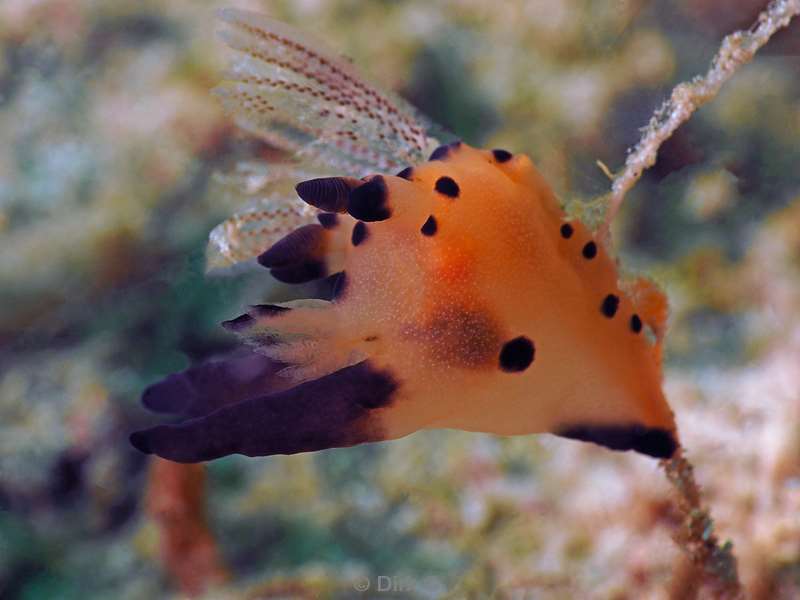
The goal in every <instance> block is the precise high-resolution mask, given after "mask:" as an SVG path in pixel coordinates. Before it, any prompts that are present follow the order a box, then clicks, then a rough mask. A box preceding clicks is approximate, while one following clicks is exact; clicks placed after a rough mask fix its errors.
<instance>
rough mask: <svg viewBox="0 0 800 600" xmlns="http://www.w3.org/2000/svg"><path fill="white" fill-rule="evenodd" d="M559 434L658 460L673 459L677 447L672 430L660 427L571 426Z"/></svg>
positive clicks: (561, 430) (635, 425)
mask: <svg viewBox="0 0 800 600" xmlns="http://www.w3.org/2000/svg"><path fill="white" fill-rule="evenodd" d="M556 435H560V436H561V437H565V438H570V439H573V440H581V441H583V442H594V443H595V444H599V445H601V446H605V447H606V448H610V449H611V450H636V452H640V453H642V454H647V455H648V456H653V457H655V458H670V457H671V456H672V455H673V454H674V453H675V450H676V448H677V447H678V442H677V441H676V440H675V436H674V435H673V433H672V432H671V431H668V430H667V429H662V428H660V427H645V426H644V425H639V424H630V425H589V424H586V425H571V426H569V427H564V428H562V429H560V430H559V431H558V432H556Z"/></svg>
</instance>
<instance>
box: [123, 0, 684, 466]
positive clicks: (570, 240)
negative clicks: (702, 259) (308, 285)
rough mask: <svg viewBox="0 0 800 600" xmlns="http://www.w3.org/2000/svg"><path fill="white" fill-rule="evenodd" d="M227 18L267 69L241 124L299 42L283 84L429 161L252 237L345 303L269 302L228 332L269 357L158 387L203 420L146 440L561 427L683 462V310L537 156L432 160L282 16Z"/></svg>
mask: <svg viewBox="0 0 800 600" xmlns="http://www.w3.org/2000/svg"><path fill="white" fill-rule="evenodd" d="M224 18H225V19H226V20H227V21H228V22H229V23H231V24H232V25H233V26H234V28H235V30H236V31H237V32H238V33H237V35H238V37H236V38H235V39H236V40H237V41H236V47H237V48H238V49H239V50H240V51H242V52H245V53H246V56H247V60H246V61H245V62H244V63H242V65H244V66H241V65H240V69H239V70H238V73H239V75H238V76H235V77H234V84H233V85H234V88H233V89H234V91H233V92H228V96H229V98H230V97H237V96H236V94H237V93H239V95H240V96H241V90H239V88H237V87H236V86H237V85H244V86H245V88H244V89H247V90H250V91H248V92H247V93H248V96H247V97H246V99H247V102H248V104H247V105H242V106H233V107H232V108H233V109H234V111H238V112H236V114H245V115H247V114H249V113H248V112H247V111H248V110H250V109H248V107H249V106H263V105H264V104H263V103H261V104H260V103H258V102H255V101H254V100H253V98H256V97H259V94H261V95H264V96H265V97H267V98H270V94H271V93H272V92H271V90H272V88H273V85H272V84H267V83H265V84H263V85H262V87H261V88H259V87H258V86H256V87H255V88H254V89H251V88H252V86H253V85H254V84H253V81H255V80H257V79H258V78H259V77H261V80H271V79H270V77H267V76H266V75H264V74H263V73H261V74H260V75H259V73H260V71H259V69H262V70H265V71H266V70H268V69H272V68H274V65H273V66H272V67H270V66H269V65H271V64H272V63H271V62H270V61H271V60H272V59H271V57H272V54H270V52H272V53H273V54H280V52H278V50H280V49H281V44H283V46H284V47H287V45H288V47H289V48H291V49H292V50H293V51H295V52H300V54H302V55H303V56H305V57H306V59H307V60H306V62H305V63H303V66H302V69H301V68H300V67H297V69H296V70H295V71H297V70H300V71H301V72H299V73H297V72H295V71H292V69H291V68H289V67H287V66H286V65H287V64H288V65H290V66H291V64H293V63H292V58H291V56H288V57H287V55H286V53H284V54H280V55H281V56H283V58H282V61H283V64H284V67H283V68H284V71H282V72H285V70H286V69H289V72H290V73H295V75H296V76H297V77H298V78H300V81H301V83H297V82H294V83H296V85H297V86H301V87H303V86H305V87H303V89H304V90H306V88H308V90H310V91H308V90H306V91H304V92H303V94H307V95H308V96H309V97H310V98H311V100H309V103H308V104H307V105H306V110H309V111H312V112H314V114H315V115H317V116H318V117H319V115H320V114H325V113H324V111H328V112H329V113H330V114H338V113H337V111H338V112H340V113H341V114H346V115H348V116H349V115H350V114H351V113H352V114H357V115H360V116H359V117H358V118H363V119H366V123H367V124H368V125H369V127H367V125H365V124H361V125H358V127H357V128H356V129H350V130H348V131H351V132H354V131H355V132H356V133H354V134H353V135H354V136H355V137H356V140H355V141H354V140H352V137H348V136H344V137H347V139H348V140H351V142H352V143H353V144H359V143H361V142H359V141H358V140H360V139H361V137H359V136H362V135H375V136H383V137H382V138H380V139H381V140H385V139H387V138H388V137H390V136H392V135H394V136H395V139H396V142H395V143H396V145H398V147H400V149H401V150H402V152H399V154H401V155H402V156H403V157H404V158H405V160H407V161H408V162H412V165H413V166H411V167H407V168H405V169H403V170H402V171H400V172H399V173H398V174H397V175H389V174H386V172H385V170H380V169H375V170H373V171H372V172H370V171H369V170H368V169H367V166H368V165H367V166H365V164H361V166H359V167H357V168H356V167H353V168H350V169H347V170H346V171H345V172H344V173H342V175H341V176H328V177H318V178H314V179H311V180H308V181H305V182H302V183H300V184H298V185H297V193H298V195H299V198H300V199H301V200H302V201H305V203H306V204H307V205H308V206H307V210H310V211H311V214H314V215H315V217H316V221H317V222H315V223H311V222H308V221H303V222H304V223H305V224H303V225H302V226H300V227H299V228H297V229H295V230H294V231H293V232H292V233H289V234H288V235H287V236H285V237H283V238H282V239H280V240H277V241H276V240H274V239H267V238H265V239H263V240H262V241H263V244H262V245H261V246H260V247H259V245H258V244H256V245H255V246H253V244H252V240H251V242H250V244H251V247H253V248H259V251H260V254H259V256H258V263H260V264H261V265H263V266H265V267H267V268H269V269H270V272H271V273H272V274H273V275H274V276H275V277H276V278H277V279H279V280H281V281H284V282H288V283H303V282H307V281H312V280H316V279H321V278H324V277H329V276H334V275H335V276H336V280H337V283H336V285H335V291H334V294H333V297H332V298H330V299H328V300H317V299H313V300H299V301H293V302H286V303H281V304H269V305H258V306H254V307H252V308H251V309H250V310H249V311H248V312H247V313H246V314H244V315H242V316H240V317H238V318H236V319H233V320H231V321H227V322H226V323H224V325H225V327H227V328H228V329H230V330H232V331H234V332H236V333H237V334H239V335H240V336H241V337H242V338H243V339H244V340H245V341H246V342H247V344H248V345H249V346H250V348H251V349H252V350H254V351H255V354H252V355H242V356H239V357H236V358H234V359H231V360H228V361H223V362H219V363H211V364H207V365H201V366H198V367H195V368H193V369H190V370H189V371H186V372H184V373H183V374H179V375H175V376H172V377H171V378H168V379H167V380H165V381H164V382H162V383H160V384H156V385H155V386H153V387H152V388H150V389H149V390H148V392H147V394H146V397H145V402H146V403H147V404H148V405H149V406H150V407H151V408H154V409H156V410H164V411H167V412H177V413H184V414H188V415H189V416H190V417H191V418H190V419H189V420H187V421H185V422H183V423H180V424H177V425H162V426H158V427H155V428H152V429H149V430H146V431H142V432H137V433H135V434H134V435H133V436H132V442H133V443H134V445H135V446H136V447H138V448H139V449H141V450H143V451H145V452H151V453H155V454H158V455H160V456H163V457H165V458H169V459H172V460H176V461H185V462H193V461H200V460H208V459H213V458H217V457H219V456H224V455H227V454H231V453H241V454H246V455H250V456H262V455H270V454H291V453H296V452H307V451H314V450H320V449H323V448H329V447H338V446H349V445H353V444H358V443H362V442H373V441H380V440H390V439H396V438H399V437H402V436H405V435H408V434H410V433H413V432H415V431H418V430H420V429H433V428H454V429H463V430H468V431H482V432H490V433H496V434H501V435H521V434H530V433H545V432H548V433H554V434H556V435H560V436H564V437H568V438H574V439H578V440H585V441H591V442H595V443H598V444H601V445H604V446H606V447H609V448H612V449H615V450H629V449H632V450H636V451H638V452H641V453H644V454H647V455H650V456H655V457H659V458H667V457H670V456H671V455H672V454H673V452H674V451H675V449H676V447H677V444H678V441H677V434H676V430H675V422H674V419H673V415H672V412H671V410H670V408H669V406H668V405H667V402H666V400H665V398H664V395H663V392H662V389H661V379H662V375H661V343H662V338H663V333H664V321H665V318H666V310H667V309H666V300H665V298H664V296H663V294H662V293H661V292H660V291H658V290H657V289H656V288H655V286H654V285H653V284H652V283H650V282H649V281H648V280H645V279H638V280H636V281H634V282H632V283H624V282H621V281H620V277H619V273H618V271H617V267H616V263H615V261H614V259H613V258H612V257H611V256H609V254H608V253H607V251H606V249H605V248H604V247H602V246H601V245H600V244H599V243H598V241H597V240H595V239H594V236H593V232H592V231H591V230H590V229H589V228H587V227H586V226H585V225H584V224H583V223H581V222H580V221H578V220H576V219H572V218H570V217H569V216H568V215H567V214H566V213H565V212H564V211H563V210H562V208H561V206H560V204H559V203H558V201H557V200H556V198H555V196H554V195H553V192H552V191H551V189H550V187H549V186H548V184H547V183H546V181H545V180H544V179H543V177H542V176H541V175H540V173H539V172H538V171H537V170H536V168H535V167H534V165H533V164H532V162H531V160H530V159H529V158H528V157H527V156H525V155H523V154H511V153H510V152H507V151H505V150H488V151H487V150H478V149H475V148H472V147H470V146H468V145H466V144H463V143H460V142H453V143H450V144H447V145H442V146H440V147H438V148H437V149H436V150H435V151H434V152H433V154H432V155H431V156H430V158H429V159H428V161H426V162H425V161H423V160H422V159H419V158H418V156H417V155H418V154H419V150H420V149H421V148H423V147H424V146H426V145H427V144H428V143H429V142H428V141H426V140H431V139H432V138H425V136H424V135H423V134H422V133H420V132H422V131H427V129H426V127H425V126H424V125H415V121H414V120H413V118H412V117H411V116H407V117H406V122H401V121H400V120H399V119H397V120H395V121H391V120H390V119H389V118H388V117H387V118H385V119H384V118H383V117H381V114H386V115H390V114H392V111H393V110H394V111H395V113H397V114H398V115H411V114H412V113H411V112H410V110H409V109H407V108H405V107H404V106H401V107H400V108H394V106H395V105H394V104H393V102H395V100H392V99H389V98H387V97H385V96H378V95H377V94H380V92H378V91H375V92H372V90H373V88H372V87H369V85H368V84H366V83H364V82H363V81H362V80H361V79H358V78H357V76H356V75H355V74H353V73H352V67H350V66H347V67H344V66H341V67H339V66H337V65H338V64H339V63H336V62H333V61H334V59H326V58H324V57H325V56H327V55H324V54H320V53H319V52H320V51H317V50H313V49H311V48H310V47H308V46H306V45H303V44H301V43H300V42H297V41H295V42H292V39H293V38H291V37H288V36H289V35H290V34H289V33H287V30H286V29H285V27H284V26H280V28H278V26H273V25H270V23H272V22H270V21H266V20H264V19H263V18H262V17H258V18H255V17H252V16H251V15H250V14H249V13H240V12H238V11H233V12H226V13H224ZM290 42H291V44H290ZM276 44H277V45H278V47H277V49H276ZM248 48H249V49H250V50H251V51H248ZM304 48H305V49H306V50H305V51H303V50H302V49H304ZM284 49H285V48H284ZM287 52H288V51H287ZM289 54H291V53H289ZM325 61H327V62H325ZM265 65H266V66H265ZM309 65H312V66H313V68H312V67H309ZM314 65H315V66H314ZM326 68H330V69H332V71H326V70H325V69H326ZM315 69H316V70H315ZM242 73H246V75H242ZM237 77H238V79H237ZM242 77H245V78H246V80H247V81H246V82H245V83H242ZM303 78H304V79H303ZM236 81H238V82H239V83H238V84H237V83H235V82H236ZM286 85H287V84H282V85H281V86H278V87H279V88H280V89H281V90H285V88H286ZM347 86H350V87H349V88H348V87H347ZM332 89H333V90H338V92H337V93H339V96H335V94H334V91H331V90H332ZM348 89H350V90H356V91H355V92H353V96H352V97H351V96H347V94H345V93H344V92H342V91H341V90H348ZM236 90H239V91H238V92H237V91H236ZM325 97H327V98H328V99H327V100H326V99H325ZM320 98H322V100H319V99H320ZM330 98H333V100H334V101H335V102H334V101H332V100H330ZM337 98H338V99H337ZM376 98H378V100H376ZM315 99H316V100H317V101H318V103H317V104H315V103H314V101H312V100H315ZM254 102H255V103H254ZM264 102H267V100H265V101H264ZM319 102H322V103H323V104H322V106H324V108H320V106H321V105H320V104H319ZM331 102H333V103H334V104H336V103H337V102H338V104H336V106H333V107H331V106H329V105H330V104H331ZM325 103H327V104H325ZM343 111H345V112H343ZM346 111H351V112H350V113H347V112H346ZM353 111H355V112H353ZM381 111H383V113H381ZM266 112H271V111H266ZM362 113H363V114H366V115H367V116H366V117H364V116H363V114H362ZM270 118H271V117H270ZM330 118H331V117H330V116H329V114H326V115H325V116H324V117H319V118H317V119H316V120H314V119H310V120H308V121H305V123H306V125H305V126H306V127H308V126H309V125H308V123H312V124H315V125H314V127H315V128H316V129H315V133H314V135H315V136H317V137H315V138H314V141H311V142H309V144H310V145H311V146H312V148H314V149H315V150H314V152H317V154H316V159H317V160H318V161H324V158H325V157H326V156H329V155H331V153H332V155H335V156H339V157H340V158H341V153H342V149H341V146H338V145H336V144H335V143H334V144H333V145H330V146H329V147H327V149H326V147H325V144H326V143H328V142H324V143H322V145H320V142H319V140H323V141H325V140H334V141H335V140H338V139H339V138H338V137H337V136H332V134H331V133H330V130H331V128H334V129H335V128H336V127H338V126H339V125H337V124H336V122H338V121H339V120H341V119H336V118H335V117H333V119H334V122H333V123H331V122H329V119H330ZM285 120H286V119H284V121H285ZM353 120H357V119H355V118H354V119H350V121H353ZM259 123H260V126H261V127H262V128H269V127H270V124H269V122H268V121H259ZM397 123H399V125H397ZM286 130H287V126H286V125H285V122H284V123H283V129H282V131H284V132H285V131H286ZM365 132H366V133H365ZM356 134H357V135H356ZM415 136H416V137H415ZM339 137H342V136H339ZM406 138H408V139H406ZM382 143H383V142H382ZM315 144H316V145H315ZM362 146H363V148H362V151H360V152H359V153H356V154H354V156H357V157H359V159H361V158H363V157H364V156H368V155H369V153H368V152H367V151H366V150H365V149H372V150H375V151H376V152H378V154H380V152H382V151H384V150H381V148H382V146H381V145H380V144H378V145H377V146H375V145H372V144H371V142H368V141H367V142H363V144H362ZM376 148H377V150H376ZM299 151H300V152H302V151H303V150H299ZM414 157H416V160H414ZM364 161H366V159H364ZM342 162H343V161H341V160H340V161H339V163H342ZM367 162H368V161H367ZM378 162H381V163H386V164H390V160H389V158H386V159H385V160H383V159H382V160H381V161H378ZM339 163H337V164H339ZM362 163H363V161H362ZM376 172H377V173H381V174H375V173H376ZM292 202H294V203H297V202H299V200H297V199H294V200H292ZM294 214H300V213H299V212H297V211H295V213H294ZM228 241H230V240H228ZM213 242H214V240H212V243H213ZM218 242H219V240H217V243H218ZM218 246H219V244H218ZM231 262H235V261H231ZM648 332H649V333H650V335H646V333H648Z"/></svg>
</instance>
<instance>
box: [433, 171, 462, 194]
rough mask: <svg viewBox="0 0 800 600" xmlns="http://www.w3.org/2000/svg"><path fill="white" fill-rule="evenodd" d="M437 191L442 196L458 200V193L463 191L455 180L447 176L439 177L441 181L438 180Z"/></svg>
mask: <svg viewBox="0 0 800 600" xmlns="http://www.w3.org/2000/svg"><path fill="white" fill-rule="evenodd" d="M435 189H436V191H437V192H439V193H440V194H444V195H445V196H449V197H450V198H458V193H459V192H460V191H461V190H459V188H458V184H457V183H456V182H455V181H454V180H453V178H452V177H447V176H445V177H439V179H437V180H436V185H435Z"/></svg>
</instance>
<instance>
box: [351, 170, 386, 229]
mask: <svg viewBox="0 0 800 600" xmlns="http://www.w3.org/2000/svg"><path fill="white" fill-rule="evenodd" d="M347 212H349V213H350V214H351V215H352V216H354V217H355V218H356V219H358V220H359V221H368V222H369V221H384V220H386V219H388V218H389V217H390V216H391V214H392V211H391V209H390V208H389V189H388V188H387V187H386V181H385V180H384V178H383V177H382V176H381V175H376V176H375V177H373V178H372V179H370V180H369V181H367V182H366V183H362V184H361V185H360V186H358V187H357V188H355V189H354V190H353V191H352V192H350V203H349V204H348V205H347Z"/></svg>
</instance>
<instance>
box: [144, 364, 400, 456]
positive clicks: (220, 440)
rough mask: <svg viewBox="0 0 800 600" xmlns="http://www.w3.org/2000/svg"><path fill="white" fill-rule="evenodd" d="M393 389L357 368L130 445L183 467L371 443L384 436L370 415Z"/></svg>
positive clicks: (385, 378)
mask: <svg viewBox="0 0 800 600" xmlns="http://www.w3.org/2000/svg"><path fill="white" fill-rule="evenodd" d="M396 389H397V384H396V382H395V381H394V379H393V378H392V376H391V375H390V374H389V373H387V372H385V371H380V370H378V369H376V368H374V367H372V366H371V365H370V364H369V362H368V361H364V362H361V363H358V364H355V365H352V366H350V367H346V368H344V369H341V370H339V371H336V372H334V373H331V374H330V375H326V376H324V377H321V378H319V379H314V380H311V381H307V382H305V383H301V384H300V385H298V386H295V387H293V388H290V389H288V390H285V391H282V392H277V393H275V394H270V395H267V396H262V397H258V398H253V399H249V400H245V401H243V402H239V403H237V404H233V405H228V406H224V407H223V408H220V409H219V410H216V411H214V412H212V413H210V414H208V415H206V416H204V417H199V418H195V419H191V420H189V421H186V422H184V423H181V424H178V425H160V426H158V427H153V428H151V429H146V430H144V431H137V432H135V433H133V434H132V435H131V437H130V441H131V444H133V446H134V447H136V448H137V449H138V450H140V451H142V452H145V453H147V454H156V455H158V456H161V457H162V458H166V459H169V460H173V461H176V462H184V463H192V462H201V461H205V460H213V459H215V458H220V457H222V456H227V455H229V454H244V455H246V456H269V455H272V454H295V453H297V452H313V451H315V450H323V449H325V448H336V447H342V446H352V445H354V444H360V443H362V442H370V441H378V440H380V439H383V435H384V434H383V432H382V431H381V430H380V426H379V424H378V423H377V420H376V419H375V418H374V417H373V416H372V410H373V409H376V408H380V407H385V406H387V405H389V404H390V403H391V401H392V397H393V394H394V392H395V390H396Z"/></svg>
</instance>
